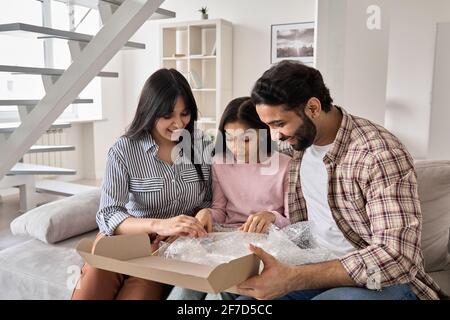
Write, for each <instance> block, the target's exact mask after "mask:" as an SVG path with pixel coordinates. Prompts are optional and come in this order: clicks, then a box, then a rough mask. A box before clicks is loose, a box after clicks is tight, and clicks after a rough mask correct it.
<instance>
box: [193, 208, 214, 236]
mask: <svg viewBox="0 0 450 320" xmlns="http://www.w3.org/2000/svg"><path fill="white" fill-rule="evenodd" d="M195 218H196V219H197V220H198V221H200V223H201V224H202V226H203V227H204V228H205V230H206V232H212V223H213V221H212V216H211V212H210V211H209V209H206V208H205V209H201V210H200V211H199V212H197V214H196V215H195Z"/></svg>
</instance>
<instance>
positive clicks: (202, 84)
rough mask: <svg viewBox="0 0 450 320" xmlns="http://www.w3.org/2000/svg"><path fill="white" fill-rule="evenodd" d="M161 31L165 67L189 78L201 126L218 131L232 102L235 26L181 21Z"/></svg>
mask: <svg viewBox="0 0 450 320" xmlns="http://www.w3.org/2000/svg"><path fill="white" fill-rule="evenodd" d="M159 31H160V36H161V49H162V50H161V51H160V59H161V60H160V63H161V66H162V67H163V68H174V69H176V70H178V71H179V72H181V73H182V74H183V75H184V76H185V78H186V79H187V80H188V83H189V85H190V87H191V90H192V92H193V94H194V95H195V101H196V103H197V108H198V111H199V119H198V121H197V123H198V126H199V127H201V128H202V129H204V130H210V129H213V128H214V129H215V130H216V129H217V126H218V124H219V123H220V118H221V116H222V113H223V109H224V107H225V106H226V105H227V104H228V103H229V101H230V100H231V99H232V88H233V84H232V78H233V76H232V72H233V70H232V69H233V60H232V56H233V52H232V49H233V40H232V36H233V29H232V24H231V23H230V22H228V21H225V20H222V19H216V20H198V21H185V22H183V21H181V22H173V23H164V24H161V25H160V30H159ZM176 54H179V55H182V56H175V55H176ZM219 58H220V59H219ZM200 115H201V116H200Z"/></svg>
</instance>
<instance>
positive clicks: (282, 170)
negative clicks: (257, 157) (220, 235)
mask: <svg viewBox="0 0 450 320" xmlns="http://www.w3.org/2000/svg"><path fill="white" fill-rule="evenodd" d="M273 157H279V166H278V170H276V171H275V173H274V174H269V175H264V174H262V173H261V169H262V168H269V167H270V165H269V164H219V163H214V164H213V167H212V183H213V185H212V187H213V202H212V206H211V209H210V210H211V213H212V217H213V221H214V223H220V224H226V225H229V226H236V227H237V226H240V225H242V224H243V223H245V222H246V221H247V218H248V216H249V215H250V214H252V213H256V212H259V211H270V212H272V213H274V214H275V217H276V220H275V224H276V225H277V226H278V227H284V226H286V225H288V224H290V221H289V211H288V179H289V164H290V159H291V158H290V157H288V156H287V155H284V154H279V153H275V154H274V155H273ZM273 157H272V158H273ZM272 171H273V170H272Z"/></svg>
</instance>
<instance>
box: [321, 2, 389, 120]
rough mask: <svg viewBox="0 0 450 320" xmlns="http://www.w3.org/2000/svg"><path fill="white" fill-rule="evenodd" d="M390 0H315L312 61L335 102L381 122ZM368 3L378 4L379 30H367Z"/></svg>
mask: <svg viewBox="0 0 450 320" xmlns="http://www.w3.org/2000/svg"><path fill="white" fill-rule="evenodd" d="M388 3H389V0H318V19H317V32H318V35H317V51H316V66H317V68H318V69H319V70H320V71H321V72H322V74H323V76H324V80H325V82H326V84H327V86H328V87H329V89H330V92H331V95H332V97H333V98H334V100H335V103H336V104H338V105H341V106H343V107H344V108H346V109H347V111H349V112H351V113H352V114H355V115H358V116H361V117H364V118H367V119H370V120H372V121H374V122H376V123H378V124H381V125H382V124H383V123H384V113H385V104H386V76H387V60H388V44H389V15H388V12H389V10H388V9H387V7H388ZM370 5H377V6H378V7H379V8H380V9H381V15H380V18H381V20H380V29H369V28H368V27H367V20H368V19H369V18H370V17H371V16H372V14H368V13H367V8H368V7H369V6H370Z"/></svg>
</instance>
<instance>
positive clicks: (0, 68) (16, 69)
mask: <svg viewBox="0 0 450 320" xmlns="http://www.w3.org/2000/svg"><path fill="white" fill-rule="evenodd" d="M64 71H65V70H64V69H53V68H39V67H23V66H7V65H0V72H11V73H25V74H39V75H46V76H60V75H62V74H63V73H64ZM98 77H105V78H118V77H119V73H118V72H109V71H102V72H100V73H99V74H98Z"/></svg>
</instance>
